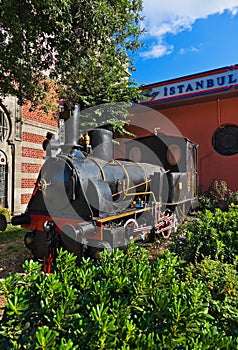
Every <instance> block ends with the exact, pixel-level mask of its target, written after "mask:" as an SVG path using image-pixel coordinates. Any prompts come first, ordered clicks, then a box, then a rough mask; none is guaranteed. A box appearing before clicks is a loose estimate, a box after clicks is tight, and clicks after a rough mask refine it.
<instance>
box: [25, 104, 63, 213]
mask: <svg viewBox="0 0 238 350" xmlns="http://www.w3.org/2000/svg"><path fill="white" fill-rule="evenodd" d="M22 118H23V121H24V122H23V128H22V148H21V196H20V201H21V205H22V207H23V208H24V209H25V207H26V205H27V204H28V202H29V200H30V198H31V195H32V192H33V189H34V186H35V183H36V180H37V177H38V174H39V171H40V169H41V167H42V165H43V163H44V157H45V151H44V150H43V149H42V142H43V141H44V140H45V138H46V134H47V132H52V133H54V134H57V120H56V119H55V116H54V114H53V113H51V114H44V113H43V112H41V111H40V110H34V111H31V110H30V104H28V105H24V106H23V109H22Z"/></svg>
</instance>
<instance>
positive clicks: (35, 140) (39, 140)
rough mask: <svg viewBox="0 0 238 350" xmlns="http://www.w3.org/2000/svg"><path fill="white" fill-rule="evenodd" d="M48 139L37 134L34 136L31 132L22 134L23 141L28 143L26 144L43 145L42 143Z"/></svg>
mask: <svg viewBox="0 0 238 350" xmlns="http://www.w3.org/2000/svg"><path fill="white" fill-rule="evenodd" d="M45 139H46V138H45V137H44V136H41V135H37V134H32V133H29V132H23V133H22V141H26V142H33V143H37V144H42V142H43V141H44V140H45Z"/></svg>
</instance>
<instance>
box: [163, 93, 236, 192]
mask: <svg viewBox="0 0 238 350" xmlns="http://www.w3.org/2000/svg"><path fill="white" fill-rule="evenodd" d="M160 112H162V113H163V114H164V115H165V116H166V117H168V118H169V119H170V120H171V121H172V122H173V123H174V124H175V125H176V126H177V127H178V128H179V130H180V132H181V134H182V135H183V136H185V137H187V138H189V139H191V140H192V141H194V142H196V143H198V145H199V148H198V151H199V163H198V173H199V184H200V189H201V190H202V191H206V190H207V189H208V187H209V186H210V185H212V183H213V181H214V179H216V180H225V181H226V182H227V183H228V186H229V188H231V189H232V190H238V176H237V163H238V154H236V155H232V156H224V155H220V154H218V153H217V152H216V151H215V149H214V147H213V144H212V138H213V135H214V133H215V131H216V130H217V129H218V128H220V127H221V126H222V125H226V124H232V125H238V96H237V97H231V98H222V96H221V97H220V98H217V99H216V100H213V101H206V102H205V101H203V102H200V103H199V102H194V103H193V104H191V105H183V106H175V107H173V106H170V107H168V108H164V109H160Z"/></svg>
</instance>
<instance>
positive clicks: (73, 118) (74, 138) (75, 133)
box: [64, 104, 80, 147]
mask: <svg viewBox="0 0 238 350" xmlns="http://www.w3.org/2000/svg"><path fill="white" fill-rule="evenodd" d="M79 113H80V106H79V104H75V106H74V107H73V109H72V111H70V115H69V118H68V119H67V120H65V124H64V125H65V129H64V132H65V134H64V143H65V145H67V146H71V147H73V146H78V139H79Z"/></svg>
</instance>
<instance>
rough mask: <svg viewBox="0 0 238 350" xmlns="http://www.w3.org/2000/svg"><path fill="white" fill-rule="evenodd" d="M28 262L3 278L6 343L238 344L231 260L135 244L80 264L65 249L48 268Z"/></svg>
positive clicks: (236, 280) (236, 286)
mask: <svg viewBox="0 0 238 350" xmlns="http://www.w3.org/2000/svg"><path fill="white" fill-rule="evenodd" d="M24 268H25V273H26V275H25V276H19V275H17V274H16V275H10V276H9V277H8V278H7V279H6V280H4V281H3V282H2V284H1V290H2V291H3V293H4V294H5V295H6V297H7V300H8V304H7V306H6V311H5V315H4V318H3V320H2V322H1V325H0V337H1V339H0V340H1V341H0V344H1V346H2V348H1V349H4V350H6V349H49V350H53V349H57V350H58V349H62V350H63V349H83V350H85V349H107V350H110V349H123V350H126V349H143V350H144V349H146V350H147V349H156V350H157V349H194V350H195V349H202V350H203V349H229V350H230V349H236V348H237V346H238V343H237V329H238V327H237V316H236V315H238V307H237V305H238V303H237V301H238V300H237V296H238V276H237V273H236V270H235V267H234V266H233V265H226V264H223V263H221V262H219V261H218V262H212V261H211V260H204V261H203V262H201V263H200V264H196V265H190V264H187V263H186V262H184V261H182V260H179V259H178V258H177V257H176V256H175V254H173V253H171V252H166V253H164V254H163V255H161V256H159V257H158V259H156V260H154V261H149V259H148V253H147V251H146V250H145V249H143V248H139V247H138V246H134V245H132V246H130V247H128V250H127V252H126V253H124V252H122V251H119V250H115V251H113V252H112V253H109V252H108V251H104V252H103V253H102V254H101V256H100V259H99V260H98V261H96V262H95V261H93V260H83V261H82V264H81V265H80V266H76V265H75V257H74V256H73V255H71V254H69V253H67V252H63V251H60V253H59V256H58V259H57V264H56V268H55V271H54V272H53V273H52V274H49V275H44V274H43V273H42V272H41V266H40V265H39V264H38V263H35V262H26V263H25V266H24ZM207 271H209V273H208V272H207ZM216 271H219V273H218V274H217V272H216ZM217 279H218V280H217ZM220 280H222V283H221V282H220Z"/></svg>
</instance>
